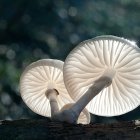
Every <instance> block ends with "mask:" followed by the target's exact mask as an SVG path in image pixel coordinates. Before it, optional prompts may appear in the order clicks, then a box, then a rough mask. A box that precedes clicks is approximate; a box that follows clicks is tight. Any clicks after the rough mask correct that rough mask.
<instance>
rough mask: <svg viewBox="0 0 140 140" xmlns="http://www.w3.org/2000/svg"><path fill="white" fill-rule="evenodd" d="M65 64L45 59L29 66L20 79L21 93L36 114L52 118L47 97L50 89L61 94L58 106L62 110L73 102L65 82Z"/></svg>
mask: <svg viewBox="0 0 140 140" xmlns="http://www.w3.org/2000/svg"><path fill="white" fill-rule="evenodd" d="M62 70H63V62H62V61H60V60H52V59H43V60H39V61H37V62H34V63H32V64H31V65H29V66H28V67H27V68H26V69H25V70H24V72H23V74H22V76H21V79H20V93H21V97H22V99H23V100H24V102H25V103H26V105H27V106H28V107H29V108H30V109H31V110H32V111H34V112H35V113H37V114H40V115H42V116H48V117H50V116H51V109H50V103H49V100H48V99H47V98H46V96H45V92H46V90H47V89H48V88H54V89H56V90H57V91H58V92H59V95H58V96H57V97H58V98H57V101H58V106H59V108H62V107H63V106H64V105H65V104H66V103H70V102H72V99H71V98H70V96H69V94H68V93H67V90H66V88H65V85H64V82H63V71H62Z"/></svg>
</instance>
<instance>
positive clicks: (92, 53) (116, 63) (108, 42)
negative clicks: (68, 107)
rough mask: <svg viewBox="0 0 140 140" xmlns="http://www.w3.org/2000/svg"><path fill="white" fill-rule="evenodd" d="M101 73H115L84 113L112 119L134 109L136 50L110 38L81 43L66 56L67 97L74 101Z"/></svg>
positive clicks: (137, 98)
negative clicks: (107, 85)
mask: <svg viewBox="0 0 140 140" xmlns="http://www.w3.org/2000/svg"><path fill="white" fill-rule="evenodd" d="M105 71H112V72H113V73H114V72H115V75H114V78H113V81H112V84H111V85H110V86H109V87H107V88H105V89H103V90H102V91H101V92H100V93H99V94H98V95H97V96H95V97H94V98H93V99H92V100H91V101H90V103H88V105H87V106H86V108H87V109H88V111H89V112H91V113H93V114H96V115H100V116H116V115H121V114H124V113H127V112H129V111H131V110H133V109H135V108H136V107H138V106H139V104H140V92H139V91H140V49H139V48H138V47H137V46H136V45H133V44H131V42H130V41H128V40H125V39H122V38H119V37H114V36H100V37H96V38H94V39H89V40H87V41H84V42H82V43H80V44H79V45H78V46H77V47H76V48H75V49H74V50H73V51H72V52H71V53H70V54H69V55H68V57H67V58H66V61H65V64H64V81H65V85H66V88H67V90H68V92H69V93H71V94H70V95H71V97H72V98H73V99H74V100H76V101H77V100H78V99H79V98H80V97H81V96H82V95H83V94H84V93H85V92H86V91H87V89H88V87H90V86H91V85H92V84H93V82H94V81H95V80H97V79H98V78H99V77H100V76H102V75H103V73H104V72H105ZM110 75H111V73H110Z"/></svg>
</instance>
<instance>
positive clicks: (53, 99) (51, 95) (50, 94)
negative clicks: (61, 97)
mask: <svg viewBox="0 0 140 140" xmlns="http://www.w3.org/2000/svg"><path fill="white" fill-rule="evenodd" d="M45 94H46V97H47V98H48V99H49V101H50V106H51V116H52V117H53V116H54V115H55V114H56V113H58V112H59V107H58V103H57V95H58V92H57V90H55V89H48V90H47V91H46V93H45Z"/></svg>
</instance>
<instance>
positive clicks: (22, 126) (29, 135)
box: [0, 118, 140, 140]
mask: <svg viewBox="0 0 140 140" xmlns="http://www.w3.org/2000/svg"><path fill="white" fill-rule="evenodd" d="M29 139H31V140H35V139H36V140H40V139H41V140H140V122H139V121H130V122H119V123H113V124H89V125H81V124H79V125H76V124H68V123H62V122H54V121H51V120H50V119H48V118H46V119H45V120H15V121H1V122H0V140H29Z"/></svg>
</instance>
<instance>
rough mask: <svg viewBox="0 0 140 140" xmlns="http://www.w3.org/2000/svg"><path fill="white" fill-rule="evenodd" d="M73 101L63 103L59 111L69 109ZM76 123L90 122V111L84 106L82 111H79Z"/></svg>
mask: <svg viewBox="0 0 140 140" xmlns="http://www.w3.org/2000/svg"><path fill="white" fill-rule="evenodd" d="M73 104H74V103H69V104H66V105H64V106H63V107H62V108H61V111H63V110H65V109H69V108H70V107H71V106H72V105H73ZM77 123H78V124H89V123H90V113H89V112H88V110H87V109H86V108H84V109H83V110H82V112H81V113H80V115H79V117H78V120H77Z"/></svg>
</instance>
